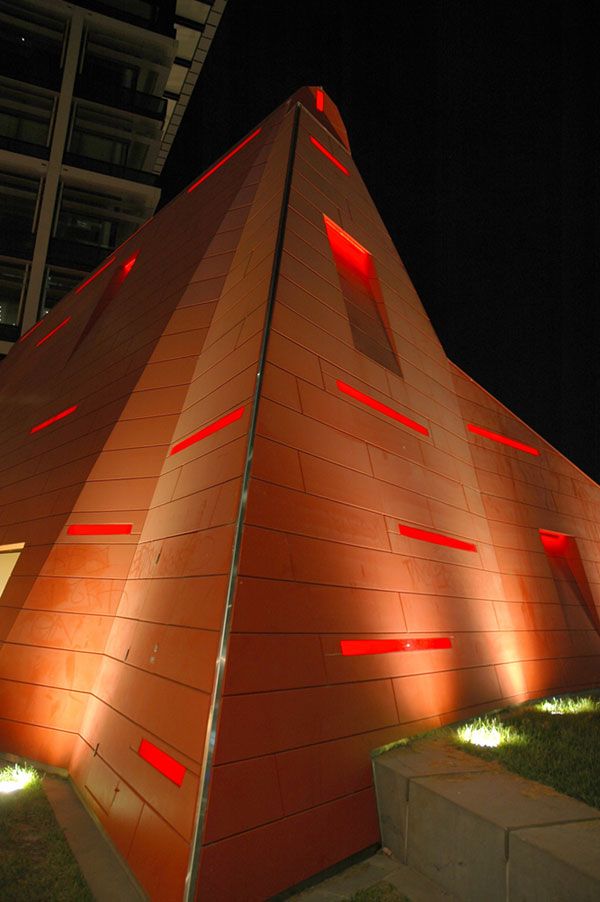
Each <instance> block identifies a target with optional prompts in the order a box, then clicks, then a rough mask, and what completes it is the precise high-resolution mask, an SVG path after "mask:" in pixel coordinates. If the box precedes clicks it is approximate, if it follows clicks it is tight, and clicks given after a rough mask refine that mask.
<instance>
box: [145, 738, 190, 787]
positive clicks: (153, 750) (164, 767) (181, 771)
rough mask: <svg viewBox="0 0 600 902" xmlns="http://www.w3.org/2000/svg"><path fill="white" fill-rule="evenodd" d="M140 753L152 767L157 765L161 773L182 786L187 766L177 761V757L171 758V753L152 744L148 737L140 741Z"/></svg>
mask: <svg viewBox="0 0 600 902" xmlns="http://www.w3.org/2000/svg"><path fill="white" fill-rule="evenodd" d="M138 755H139V756H140V758H143V759H144V761H147V762H148V764H151V765H152V767H155V768H156V770H157V771H159V773H161V774H163V776H165V777H167V778H168V779H169V780H171V782H172V783H175V785H176V786H181V784H182V783H183V778H184V776H185V767H184V766H183V764H180V763H179V761H176V760H175V758H171V756H170V755H167V753H166V752H163V751H162V750H161V749H159V748H157V747H156V746H155V745H152V743H151V742H148V740H147V739H142V741H141V742H140V747H139V749H138Z"/></svg>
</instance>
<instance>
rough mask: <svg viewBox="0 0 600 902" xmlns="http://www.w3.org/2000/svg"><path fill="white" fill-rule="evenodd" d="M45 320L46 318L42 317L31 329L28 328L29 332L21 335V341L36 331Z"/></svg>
mask: <svg viewBox="0 0 600 902" xmlns="http://www.w3.org/2000/svg"><path fill="white" fill-rule="evenodd" d="M43 322H44V320H43V319H41V320H40V321H39V322H38V323H36V324H35V326H32V327H31V329H28V330H27V332H26V333H25V335H21V337H20V339H19V341H25V339H26V338H27V336H28V335H31V333H32V332H35V330H36V329H37V328H38V326H41V325H42V323H43Z"/></svg>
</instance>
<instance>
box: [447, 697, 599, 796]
mask: <svg viewBox="0 0 600 902" xmlns="http://www.w3.org/2000/svg"><path fill="white" fill-rule="evenodd" d="M450 736H451V738H452V741H453V743H454V744H455V745H458V746H459V747H460V748H462V749H464V751H466V752H469V753H470V754H473V755H477V756H479V757H481V758H486V759H488V760H490V761H498V762H499V763H500V764H502V766H503V767H505V768H506V769H507V770H511V771H513V772H514V773H517V774H519V775H520V776H522V777H526V778H527V779H528V780H537V782H538V783H544V784H546V785H547V786H552V787H553V788H554V789H556V790H558V792H564V793H565V794H566V795H569V796H572V797H573V798H575V799H580V800H581V801H582V802H585V803H586V804H587V805H593V806H594V807H596V808H600V768H599V767H598V761H599V751H598V750H599V749H600V697H598V696H577V697H563V698H553V699H546V700H545V701H543V702H527V703H526V704H524V705H519V706H516V707H511V708H504V709H502V710H501V711H496V712H494V714H490V715H487V716H485V717H480V718H476V719H475V720H473V721H470V722H469V723H468V724H465V725H463V726H461V727H454V728H451V730H450Z"/></svg>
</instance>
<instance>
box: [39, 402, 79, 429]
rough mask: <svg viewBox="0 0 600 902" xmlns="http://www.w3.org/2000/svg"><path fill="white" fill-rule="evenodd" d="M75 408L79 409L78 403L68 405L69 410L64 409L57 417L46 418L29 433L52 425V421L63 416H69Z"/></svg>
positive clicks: (54, 421)
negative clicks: (71, 405)
mask: <svg viewBox="0 0 600 902" xmlns="http://www.w3.org/2000/svg"><path fill="white" fill-rule="evenodd" d="M74 410H77V404H74V405H73V407H68V408H67V410H63V412H62V413H57V414H56V416H55V417H50V419H49V420H44V422H43V423H38V425H37V426H34V427H33V429H30V430H29V434H30V435H32V434H33V433H34V432H37V431H38V430H39V429H45V428H46V426H50V424H51V423H56V421H57V420H62V418H63V417H68V416H69V414H70V413H73V411H74Z"/></svg>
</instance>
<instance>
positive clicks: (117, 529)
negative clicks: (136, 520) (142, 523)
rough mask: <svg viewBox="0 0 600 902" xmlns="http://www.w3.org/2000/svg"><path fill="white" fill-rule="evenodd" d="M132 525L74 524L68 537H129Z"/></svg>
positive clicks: (68, 532) (68, 530)
mask: <svg viewBox="0 0 600 902" xmlns="http://www.w3.org/2000/svg"><path fill="white" fill-rule="evenodd" d="M132 528H133V524H132V523H74V524H72V525H71V526H69V528H68V529H67V535H68V536H129V535H131V530H132Z"/></svg>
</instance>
